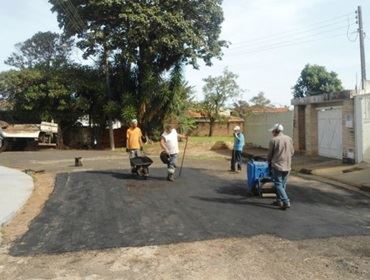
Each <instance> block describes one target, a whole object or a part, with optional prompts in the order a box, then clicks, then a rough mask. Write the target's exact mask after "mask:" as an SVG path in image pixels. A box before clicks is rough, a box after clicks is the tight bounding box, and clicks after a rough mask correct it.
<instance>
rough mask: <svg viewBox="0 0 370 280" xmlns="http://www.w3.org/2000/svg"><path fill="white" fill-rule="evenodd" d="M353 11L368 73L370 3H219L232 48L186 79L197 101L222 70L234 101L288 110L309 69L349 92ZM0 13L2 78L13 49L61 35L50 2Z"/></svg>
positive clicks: (355, 68)
mask: <svg viewBox="0 0 370 280" xmlns="http://www.w3.org/2000/svg"><path fill="white" fill-rule="evenodd" d="M358 5H361V6H362V12H363V20H364V31H365V33H368V34H369V36H368V37H367V38H365V51H366V53H367V57H368V59H367V60H368V61H369V65H370V0H357V1H356V0H283V1H282V0H258V1H257V0H253V1H252V0H251V1H249V0H224V2H223V9H224V18H225V21H224V23H223V25H222V33H221V36H220V38H221V39H223V40H227V41H229V42H230V43H231V45H230V47H229V48H227V49H224V56H223V58H222V60H221V61H219V60H217V59H215V60H214V61H213V66H211V67H208V66H205V65H203V64H202V63H200V69H199V70H195V69H193V68H192V67H190V66H189V67H186V69H185V78H186V80H187V81H188V82H189V84H190V85H193V86H194V89H195V92H196V97H197V99H198V100H201V99H202V97H203V95H202V87H203V85H204V82H203V79H204V78H206V77H208V76H210V75H211V76H219V75H221V74H222V71H223V69H224V68H225V67H227V68H228V70H230V71H232V72H234V73H236V74H238V76H239V78H238V84H239V86H240V87H241V88H242V89H243V90H244V92H243V94H242V95H241V96H240V97H239V99H243V100H249V99H250V98H252V97H253V96H255V95H257V94H258V92H260V91H263V92H264V93H265V95H266V97H267V98H269V99H270V100H271V101H272V102H273V104H275V105H289V104H290V100H291V98H292V91H291V88H292V86H294V84H295V82H296V81H297V79H298V77H299V74H300V72H301V70H302V69H303V67H304V66H305V65H306V64H307V63H309V64H319V65H322V66H325V67H326V68H327V70H329V71H335V72H336V73H338V77H339V78H340V79H341V80H342V82H343V85H344V87H345V88H346V89H353V88H355V86H356V76H357V82H358V83H360V73H361V71H360V54H359V42H358V39H357V40H356V32H355V31H356V30H357V25H356V19H355V16H356V14H355V10H356V9H357V6H358ZM0 7H1V9H0V26H1V28H0V38H1V44H0V71H5V70H7V69H9V66H7V65H5V64H4V63H3V62H4V60H5V59H6V58H7V57H8V56H9V55H10V54H11V52H12V51H14V45H15V44H16V43H18V42H22V41H25V40H26V39H28V38H30V37H31V36H32V35H33V34H35V33H36V32H38V31H56V32H58V31H60V30H59V28H58V22H57V20H56V14H53V13H52V12H51V11H50V8H51V5H50V4H49V3H48V1H47V0H32V1H24V0H12V1H8V0H0ZM76 56H77V54H76ZM367 70H368V71H369V74H368V76H370V70H369V67H367Z"/></svg>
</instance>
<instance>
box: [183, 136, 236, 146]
mask: <svg viewBox="0 0 370 280" xmlns="http://www.w3.org/2000/svg"><path fill="white" fill-rule="evenodd" d="M218 141H223V142H232V141H234V140H233V137H232V136H212V137H208V136H191V137H190V138H189V142H191V143H195V144H198V143H199V144H203V143H204V144H210V143H216V142H218Z"/></svg>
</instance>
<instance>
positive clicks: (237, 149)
mask: <svg viewBox="0 0 370 280" xmlns="http://www.w3.org/2000/svg"><path fill="white" fill-rule="evenodd" d="M244 143H245V140H244V135H243V133H241V132H240V126H238V125H237V126H235V127H234V147H233V150H232V154H231V167H230V171H231V172H239V171H240V170H241V169H242V165H241V163H242V152H243V148H244ZM236 167H237V168H238V169H236Z"/></svg>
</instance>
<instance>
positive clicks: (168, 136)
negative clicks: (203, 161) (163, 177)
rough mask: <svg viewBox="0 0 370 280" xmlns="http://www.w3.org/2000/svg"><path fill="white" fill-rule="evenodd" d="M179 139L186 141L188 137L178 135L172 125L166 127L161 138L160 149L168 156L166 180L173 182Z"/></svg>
mask: <svg viewBox="0 0 370 280" xmlns="http://www.w3.org/2000/svg"><path fill="white" fill-rule="evenodd" d="M179 138H185V139H187V138H188V136H186V135H182V134H178V133H177V131H176V129H174V128H173V127H172V125H166V126H165V130H164V132H163V134H162V136H161V147H162V149H163V150H164V151H165V152H166V153H167V154H168V155H169V159H168V163H167V171H168V175H167V180H169V181H174V180H175V171H176V160H177V156H178V154H179Z"/></svg>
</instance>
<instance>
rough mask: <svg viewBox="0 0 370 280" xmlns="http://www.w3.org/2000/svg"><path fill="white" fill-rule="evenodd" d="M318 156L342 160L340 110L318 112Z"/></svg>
mask: <svg viewBox="0 0 370 280" xmlns="http://www.w3.org/2000/svg"><path fill="white" fill-rule="evenodd" d="M318 141H319V143H318V146H319V155H320V156H325V157H330V158H338V159H342V156H343V155H342V154H343V147H342V109H341V108H333V109H325V110H324V109H323V110H320V111H318Z"/></svg>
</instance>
